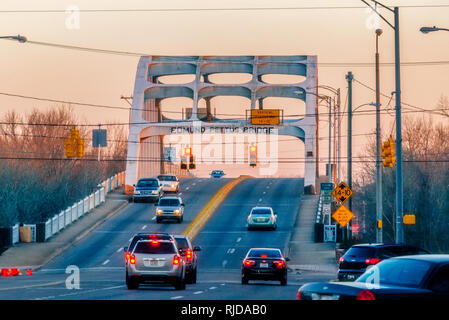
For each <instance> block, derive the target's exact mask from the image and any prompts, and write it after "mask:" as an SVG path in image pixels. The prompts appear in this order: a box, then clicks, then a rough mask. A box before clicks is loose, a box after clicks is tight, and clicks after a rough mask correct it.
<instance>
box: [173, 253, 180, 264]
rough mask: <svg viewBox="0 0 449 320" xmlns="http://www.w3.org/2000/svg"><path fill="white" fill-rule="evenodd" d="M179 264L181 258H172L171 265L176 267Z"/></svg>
mask: <svg viewBox="0 0 449 320" xmlns="http://www.w3.org/2000/svg"><path fill="white" fill-rule="evenodd" d="M179 262H181V258H180V257H179V256H177V255H175V256H174V257H173V265H175V266H177V265H178V264H179Z"/></svg>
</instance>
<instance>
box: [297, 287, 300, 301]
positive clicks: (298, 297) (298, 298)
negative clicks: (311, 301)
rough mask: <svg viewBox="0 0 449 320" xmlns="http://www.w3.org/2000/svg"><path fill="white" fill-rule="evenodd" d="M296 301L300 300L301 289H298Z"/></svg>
mask: <svg viewBox="0 0 449 320" xmlns="http://www.w3.org/2000/svg"><path fill="white" fill-rule="evenodd" d="M296 300H301V289H298V293H297V294H296Z"/></svg>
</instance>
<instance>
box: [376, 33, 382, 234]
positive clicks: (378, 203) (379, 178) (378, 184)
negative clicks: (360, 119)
mask: <svg viewBox="0 0 449 320" xmlns="http://www.w3.org/2000/svg"><path fill="white" fill-rule="evenodd" d="M381 34H382V29H377V30H376V218H377V219H376V220H377V221H376V242H377V243H382V242H383V237H382V216H383V210H382V209H383V208H382V166H381V164H380V162H381V160H380V159H381V157H380V150H381V149H380V75H379V36H380V35H381Z"/></svg>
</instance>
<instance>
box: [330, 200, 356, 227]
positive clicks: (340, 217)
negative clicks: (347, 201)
mask: <svg viewBox="0 0 449 320" xmlns="http://www.w3.org/2000/svg"><path fill="white" fill-rule="evenodd" d="M352 217H354V214H353V213H352V212H351V211H350V210H349V209H348V208H346V207H345V206H344V205H341V206H340V207H339V208H338V209H337V210H335V212H334V214H333V215H332V218H334V220H335V221H337V222H338V223H339V224H340V226H342V227H344V226H346V225H347V224H348V222H349V221H351V219H352Z"/></svg>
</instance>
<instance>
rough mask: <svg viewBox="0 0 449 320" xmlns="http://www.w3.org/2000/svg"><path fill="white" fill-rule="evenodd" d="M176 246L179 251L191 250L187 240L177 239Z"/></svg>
mask: <svg viewBox="0 0 449 320" xmlns="http://www.w3.org/2000/svg"><path fill="white" fill-rule="evenodd" d="M175 241H176V246H177V247H178V248H179V249H187V248H189V243H188V242H187V239H185V238H175Z"/></svg>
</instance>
